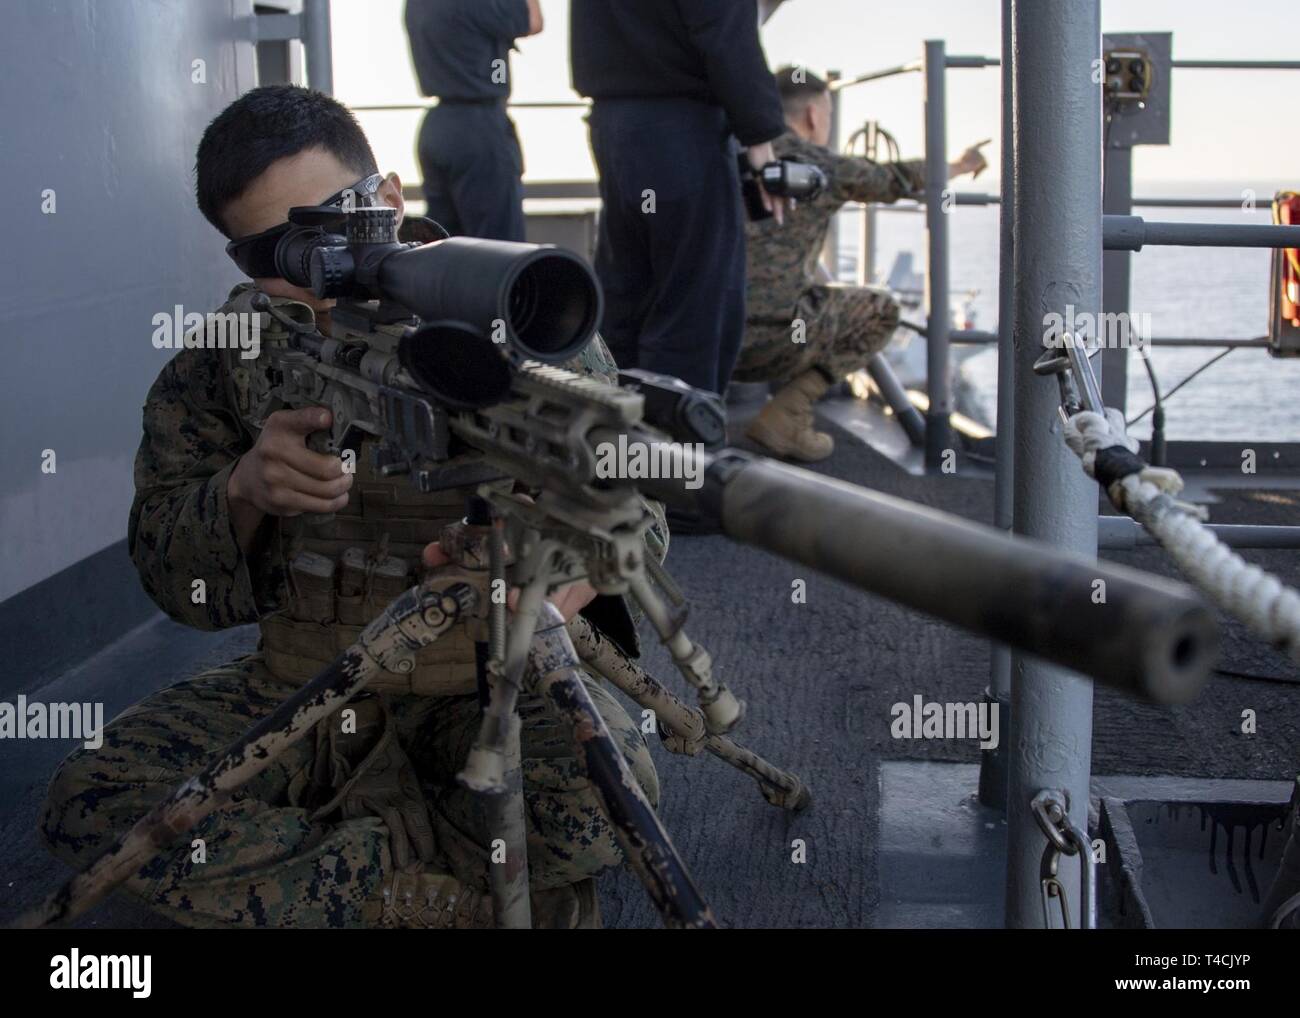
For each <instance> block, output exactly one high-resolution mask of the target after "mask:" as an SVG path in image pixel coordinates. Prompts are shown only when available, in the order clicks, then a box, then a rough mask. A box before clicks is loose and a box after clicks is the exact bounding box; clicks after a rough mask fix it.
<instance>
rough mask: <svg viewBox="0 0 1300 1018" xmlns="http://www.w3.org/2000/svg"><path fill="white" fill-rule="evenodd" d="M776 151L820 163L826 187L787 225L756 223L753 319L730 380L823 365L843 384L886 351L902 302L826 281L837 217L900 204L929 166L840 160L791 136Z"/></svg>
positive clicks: (751, 248) (751, 242) (769, 378)
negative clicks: (822, 269) (799, 326)
mask: <svg viewBox="0 0 1300 1018" xmlns="http://www.w3.org/2000/svg"><path fill="white" fill-rule="evenodd" d="M773 148H774V149H775V152H776V155H777V157H778V158H782V159H794V160H797V161H799V162H804V163H812V164H814V165H816V166H819V167H821V169H822V170H823V171H824V172H825V173H826V176H827V179H828V186H827V189H826V190H825V191H824V192H822V194H820V195H818V197H816V198H815V199H813V200H811V201H805V202H800V203H799V204H798V207H797V208H795V210H794V211H793V212H791V213H790V214H789V215H788V216H787V217H786V221H785V224H784V225H780V226H778V225H777V224H776V222H775V221H774V220H771V219H768V220H764V221H762V222H757V223H750V224H749V226H748V231H749V236H748V238H747V242H746V257H747V259H748V273H747V279H748V286H749V296H748V298H747V317H748V323H747V325H746V330H745V341H744V345H743V346H742V347H741V351H740V360H739V362H738V363H737V365H736V370H735V371H734V372H733V374H732V378H733V379H734V380H735V381H738V382H776V383H778V384H780V385H784V384H785V383H787V382H790V381H792V380H793V379H796V378H798V377H799V376H800V375H802V374H803V373H805V372H806V371H808V370H809V369H810V368H814V367H815V368H819V369H821V371H822V372H823V373H824V374H825V375H826V376H827V378H828V379H830V380H831V381H838V380H839V379H841V378H843V377H844V376H846V375H848V374H851V373H852V372H854V371H857V370H859V369H860V368H863V367H865V366H866V363H867V361H868V359H870V357H871V356H872V355H873V354H876V353H878V352H879V351H880V350H882V349H884V347H885V345H886V344H887V343H888V342H889V339H890V337H891V336H892V335H893V333H894V329H895V328H896V327H897V325H898V302H897V301H896V300H895V299H894V297H893V295H892V294H890V293H889V291H888V290H886V289H884V288H881V287H874V286H845V285H842V284H838V283H821V282H819V281H818V276H817V267H818V262H819V261H820V259H821V252H822V246H823V244H824V243H825V240H826V232H827V230H828V229H829V228H830V222H831V217H832V216H834V215H835V213H836V211H838V210H839V208H840V206H841V205H843V204H844V203H845V202H849V201H858V202H894V201H897V200H898V199H899V198H902V197H904V196H905V195H907V194H908V193H910V192H913V191H919V190H921V189H922V188H923V187H924V183H925V181H924V163H923V162H922V161H920V160H911V161H908V162H901V163H887V164H881V163H873V162H871V161H870V160H867V159H864V158H862V157H859V156H842V155H837V154H836V153H834V152H832V151H830V150H829V149H827V148H824V147H823V146H821V145H815V144H813V143H812V142H810V141H804V140H803V139H802V138H800V137H799V136H798V135H795V134H793V133H786V134H784V135H782V136H781V137H780V138H778V139H777V140H776V141H775V142H773ZM796 319H798V320H801V321H802V322H803V323H804V330H803V341H802V342H796V332H795V329H794V323H795V320H796Z"/></svg>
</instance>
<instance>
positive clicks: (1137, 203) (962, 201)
mask: <svg viewBox="0 0 1300 1018" xmlns="http://www.w3.org/2000/svg"><path fill="white" fill-rule="evenodd" d="M953 201H954V202H955V203H956V204H958V205H975V206H982V205H1001V204H1002V196H1001V195H996V194H986V193H983V192H979V191H957V192H955V193H954V194H953ZM1248 201H1254V202H1256V204H1258V205H1264V206H1267V205H1268V201H1267V200H1265V201H1263V202H1261V201H1259V200H1258V199H1245V198H1159V197H1153V198H1134V199H1133V207H1134V208H1138V207H1141V208H1153V209H1238V208H1242V207H1243V205H1245V204H1246V203H1247V202H1248ZM868 204H870V205H871V206H872V207H873V208H875V209H877V210H879V211H882V212H923V211H925V209H924V206H922V205H920V204H919V203H913V202H893V203H885V202H869V203H868ZM849 207H850V208H854V209H860V208H862V207H863V205H862V204H861V203H857V202H854V203H850V206H849Z"/></svg>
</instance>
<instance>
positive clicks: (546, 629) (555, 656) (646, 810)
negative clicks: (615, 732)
mask: <svg viewBox="0 0 1300 1018" xmlns="http://www.w3.org/2000/svg"><path fill="white" fill-rule="evenodd" d="M542 611H543V616H542V618H543V621H542V628H540V629H539V630H538V631H537V633H536V636H535V637H534V639H533V643H532V646H531V648H530V650H529V661H530V666H531V667H530V671H529V679H528V681H529V684H530V689H535V690H536V692H537V693H538V694H540V695H541V696H544V697H545V698H546V699H548V700H549V701H550V702H551V703H552V704H553V705H554V706H555V708H556V709H557V710H558V711H559V712H560V714H561V716H563V717H564V718H565V720H566V721H568V723H569V724H571V725H572V726H573V736H574V745H575V747H576V748H577V751H578V756H579V759H580V760H582V762H583V765H584V767H585V768H586V771H587V777H588V779H589V780H590V781H591V783H592V785H593V787H594V788H595V789H596V796H597V798H598V799H599V800H600V805H601V809H602V810H603V811H604V813H605V816H606V818H607V819H608V820H609V822H610V826H611V827H612V828H613V830H614V836H615V837H616V838H617V839H618V843H619V845H620V847H621V848H622V849H623V855H624V857H625V859H626V860H627V864H628V865H629V866H630V867H631V868H632V871H633V872H634V873H636V875H637V876H638V877H639V878H640V880H641V883H642V884H643V885H645V889H646V891H647V892H648V893H649V894H650V898H651V900H652V901H653V902H654V904H655V907H656V908H657V909H658V910H659V914H660V915H661V916H662V917H663V920H664V923H665V925H667V926H670V927H675V928H677V927H689V928H714V927H716V926H717V921H716V920H715V919H714V917H713V912H712V910H711V909H710V908H709V906H708V904H707V903H706V902H705V901H704V899H703V897H701V895H700V892H699V890H698V889H697V888H696V886H695V883H694V881H693V880H692V879H691V876H690V874H689V873H688V872H687V870H686V865H685V864H684V863H683V862H682V860H681V857H680V856H679V855H678V854H677V849H676V848H674V847H673V843H672V839H671V838H669V837H668V832H667V831H666V830H664V827H663V824H662V823H660V820H659V817H658V815H657V814H656V813H655V811H654V807H653V806H651V805H650V802H649V800H647V799H646V797H645V792H643V791H642V790H641V785H640V784H639V783H638V782H637V780H636V778H635V776H634V775H633V774H632V770H631V768H630V767H629V766H628V763H627V760H626V759H624V757H623V753H622V751H621V750H620V749H619V747H618V745H617V744H616V743H615V742H614V738H613V736H611V735H610V733H609V728H608V727H607V726H606V725H605V721H604V719H603V718H602V717H601V716H600V713H599V711H597V710H596V706H595V704H593V703H592V702H591V696H590V694H589V693H588V692H587V687H586V686H585V685H583V682H582V665H581V662H580V660H579V658H578V654H577V652H576V651H575V650H574V648H573V643H572V641H571V640H570V639H569V634H568V632H567V630H566V629H565V625H564V620H563V618H561V616H560V613H559V611H558V610H557V609H556V608H555V606H554V605H551V604H549V603H548V604H543V606H542Z"/></svg>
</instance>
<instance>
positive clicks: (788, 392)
mask: <svg viewBox="0 0 1300 1018" xmlns="http://www.w3.org/2000/svg"><path fill="white" fill-rule="evenodd" d="M830 384H831V383H830V382H829V381H827V379H826V376H825V375H823V374H822V373H821V372H820V371H818V370H817V369H816V368H813V369H812V370H810V371H805V372H804V373H803V374H802V375H800V376H799V377H798V378H796V379H795V380H794V381H793V382H790V383H789V384H787V385H785V386H784V387H783V388H782V389H781V390H780V391H779V392H778V393H777V394H776V395H775V396H773V397H772V398H771V399H770V400H768V403H767V405H766V406H765V407H763V409H762V410H760V411H759V412H758V416H757V417H755V418H754V420H753V421H752V422H751V423H750V425H749V427H748V428H747V429H746V430H745V434H746V436H748V437H749V438H750V439H751V440H753V441H755V442H757V443H758V444H759V445H761V446H762V447H763V448H764V449H766V450H767V451H768V452H770V453H772V454H773V455H774V456H785V457H788V458H790V459H797V460H803V461H804V462H805V463H814V462H816V461H817V460H824V459H825V458H826V457H827V456H829V455H830V454H831V453H832V452H833V451H834V450H835V441H834V440H833V439H832V438H831V436H830V435H828V434H826V433H825V432H823V431H816V430H814V428H813V404H814V403H816V402H817V400H819V399H821V397H822V396H823V395H825V393H826V390H827V389H829V388H830Z"/></svg>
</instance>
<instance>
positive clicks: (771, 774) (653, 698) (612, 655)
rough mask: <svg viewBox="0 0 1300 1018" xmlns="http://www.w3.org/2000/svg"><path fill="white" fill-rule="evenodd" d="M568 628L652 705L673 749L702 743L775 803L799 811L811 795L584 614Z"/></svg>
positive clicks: (694, 749) (585, 652)
mask: <svg viewBox="0 0 1300 1018" xmlns="http://www.w3.org/2000/svg"><path fill="white" fill-rule="evenodd" d="M567 628H568V631H569V637H570V638H571V639H572V640H573V646H574V649H575V650H576V651H577V652H578V657H580V658H581V659H582V660H583V661H584V662H585V663H586V664H588V665H590V666H591V667H592V668H594V669H595V670H596V671H598V672H599V673H600V674H601V675H602V676H604V677H605V678H606V679H608V680H609V681H610V682H612V683H613V684H614V685H615V686H617V687H618V688H619V690H621V691H622V692H623V693H624V694H625V695H626V696H628V697H630V698H631V699H632V700H635V701H636V702H637V703H638V704H640V705H641V706H642V707H645V708H647V709H649V710H652V711H654V713H655V717H656V718H657V719H658V721H659V724H660V726H661V729H660V730H661V731H662V733H663V742H664V745H665V746H666V747H667V748H668V749H669V751H671V752H673V753H680V754H683V755H685V756H695V755H696V754H698V753H699V751H700V750H701V749H704V750H707V751H708V752H709V753H710V754H712V755H713V756H716V757H717V758H718V759H719V760H722V761H723V762H725V763H727V764H730V765H731V766H732V767H735V768H736V769H737V770H739V771H741V772H742V773H745V774H748V775H749V776H750V777H751V778H753V779H754V780H755V781H756V782H757V783H758V787H759V791H761V792H762V794H763V798H764V799H766V800H767V801H768V802H770V803H771V804H772V805H773V806H779V807H780V808H782V809H788V810H791V811H793V812H798V811H799V810H802V809H804V808H806V807H807V806H808V805H809V803H810V802H811V801H812V796H811V794H810V793H809V791H808V788H807V786H806V785H805V784H804V783H803V782H802V781H801V780H800V779H799V778H798V777H797V776H796V775H794V774H791V773H790V772H789V771H783V770H781V769H780V768H779V767H776V766H774V765H773V764H771V763H769V762H768V761H767V760H764V759H763V758H762V757H761V756H759V755H758V754H757V753H754V752H753V751H751V750H748V749H746V748H744V747H743V746H740V745H738V744H737V743H735V742H733V741H732V740H731V739H730V738H728V737H727V736H725V735H710V734H709V732H708V730H707V728H706V726H705V722H704V714H703V712H701V711H700V710H699V709H698V708H694V707H690V706H688V705H687V704H686V703H684V702H683V701H682V700H681V699H679V698H678V696H677V694H675V693H674V692H672V690H670V689H668V688H666V687H665V686H664V685H663V684H662V683H661V682H659V680H658V679H656V678H655V677H654V676H653V675H650V674H649V673H648V672H646V671H645V669H643V668H642V667H641V666H640V665H639V664H637V663H636V662H635V661H632V660H631V659H630V658H628V657H627V656H626V655H624V654H623V652H622V651H621V650H619V648H618V646H617V645H616V644H615V643H614V641H612V640H610V639H608V638H607V637H605V636H603V635H602V634H601V633H599V632H597V631H596V630H595V629H594V628H593V627H592V625H591V623H590V622H588V621H587V620H586V619H584V618H583V617H582V616H581V615H577V616H574V617H573V618H572V619H570V620H569V623H568V627H567Z"/></svg>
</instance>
